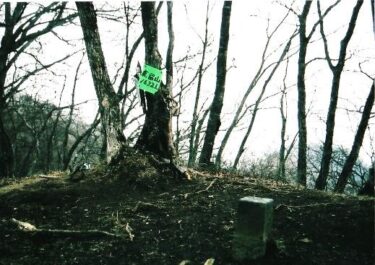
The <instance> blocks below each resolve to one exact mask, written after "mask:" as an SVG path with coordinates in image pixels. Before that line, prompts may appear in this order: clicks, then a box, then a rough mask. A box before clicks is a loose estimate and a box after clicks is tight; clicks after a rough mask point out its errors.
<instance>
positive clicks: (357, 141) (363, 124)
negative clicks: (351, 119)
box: [335, 81, 375, 192]
mask: <svg viewBox="0 0 375 265" xmlns="http://www.w3.org/2000/svg"><path fill="white" fill-rule="evenodd" d="M374 94H375V86H374V81H373V83H372V85H371V87H370V92H369V95H368V97H367V100H366V104H365V107H364V108H363V113H362V117H361V121H360V123H359V125H358V129H357V133H356V135H355V137H354V141H353V145H352V149H351V151H350V154H349V156H348V157H347V159H346V161H345V164H344V167H343V169H342V171H341V174H340V176H339V179H338V180H337V183H336V186H335V192H343V191H344V188H345V186H346V183H347V182H348V179H349V177H350V175H351V173H352V170H353V166H354V164H355V162H356V160H357V158H358V154H359V150H360V148H361V146H362V141H363V138H364V135H365V132H366V128H367V124H368V121H369V119H370V115H371V109H372V107H373V105H374ZM370 178H371V176H370Z"/></svg>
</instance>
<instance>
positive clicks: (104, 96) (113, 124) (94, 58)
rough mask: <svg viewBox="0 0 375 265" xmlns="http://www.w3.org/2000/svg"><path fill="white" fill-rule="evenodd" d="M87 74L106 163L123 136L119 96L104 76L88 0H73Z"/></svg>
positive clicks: (104, 68) (94, 17) (95, 22)
mask: <svg viewBox="0 0 375 265" xmlns="http://www.w3.org/2000/svg"><path fill="white" fill-rule="evenodd" d="M76 5H77V9H78V14H79V18H80V21H81V27H82V31H83V37H84V40H85V45H86V50H87V56H88V60H89V63H90V68H91V74H92V78H93V80H94V86H95V91H96V95H97V97H98V101H99V112H100V114H101V123H102V126H103V128H104V130H105V135H106V160H107V163H109V162H110V161H111V159H112V158H113V157H114V156H115V155H116V154H117V152H118V151H119V149H120V147H121V144H122V142H123V139H124V136H123V133H122V131H121V117H120V113H121V112H120V107H119V99H118V97H117V95H116V92H115V91H114V89H113V87H112V84H111V81H110V79H109V76H108V71H107V66H106V63H105V58H104V54H103V50H102V46H101V41H100V35H99V30H98V25H97V19H96V13H95V9H94V5H93V3H92V2H76Z"/></svg>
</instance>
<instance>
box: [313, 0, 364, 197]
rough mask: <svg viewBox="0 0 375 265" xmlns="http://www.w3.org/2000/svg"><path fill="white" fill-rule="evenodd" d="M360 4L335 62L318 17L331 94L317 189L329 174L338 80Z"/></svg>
mask: <svg viewBox="0 0 375 265" xmlns="http://www.w3.org/2000/svg"><path fill="white" fill-rule="evenodd" d="M362 4H363V0H358V1H357V3H356V5H355V6H354V8H353V11H352V15H351V18H350V21H349V26H348V29H347V31H346V34H345V36H344V38H343V39H342V40H341V42H340V51H339V57H338V59H337V63H336V64H334V63H333V61H334V60H333V59H332V57H331V55H330V53H329V48H328V41H327V37H326V35H325V32H324V23H323V22H324V21H323V19H320V33H321V35H322V39H323V44H324V51H325V59H326V61H327V63H328V66H329V69H330V70H331V71H332V84H331V96H330V101H329V107H328V112H327V119H326V136H325V140H324V145H323V155H322V161H321V166H320V172H319V176H318V178H317V180H316V182H315V188H316V189H318V190H323V189H325V187H326V185H327V177H328V174H329V168H330V164H331V157H332V145H333V134H334V129H335V116H336V109H337V102H338V98H339V89H340V80H341V75H342V72H343V70H344V66H345V61H346V54H347V48H348V45H349V41H350V39H351V38H352V36H353V32H354V28H355V25H356V21H357V18H358V14H359V11H360V9H361V6H362ZM317 6H318V13H319V17H320V18H321V17H322V14H321V10H320V3H319V1H318V2H317Z"/></svg>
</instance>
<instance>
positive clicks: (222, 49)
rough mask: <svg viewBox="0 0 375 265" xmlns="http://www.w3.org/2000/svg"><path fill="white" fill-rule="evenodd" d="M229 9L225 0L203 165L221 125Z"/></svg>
mask: <svg viewBox="0 0 375 265" xmlns="http://www.w3.org/2000/svg"><path fill="white" fill-rule="evenodd" d="M231 9H232V2H231V1H225V2H224V4H223V11H222V18H221V29H220V46H219V51H218V58H217V72H216V89H215V95H214V99H213V101H212V104H211V107H210V116H209V119H208V124H207V129H206V135H205V138H204V143H203V148H202V152H201V156H200V158H199V164H200V165H203V166H205V165H209V164H210V160H211V156H212V151H213V147H214V143H215V138H216V135H217V133H218V131H219V128H220V125H221V121H220V114H221V110H222V108H223V101H224V92H225V79H226V72H227V51H228V42H229V27H230V15H231Z"/></svg>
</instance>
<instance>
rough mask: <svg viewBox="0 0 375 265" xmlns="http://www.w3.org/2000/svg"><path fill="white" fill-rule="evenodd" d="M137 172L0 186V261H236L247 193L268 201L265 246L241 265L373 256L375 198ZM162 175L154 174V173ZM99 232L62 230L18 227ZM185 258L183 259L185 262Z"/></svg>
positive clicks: (256, 181)
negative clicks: (240, 206) (270, 211)
mask: <svg viewBox="0 0 375 265" xmlns="http://www.w3.org/2000/svg"><path fill="white" fill-rule="evenodd" d="M147 170H148V169H145V168H144V169H143V170H141V171H138V172H137V174H135V175H136V177H137V178H138V180H139V181H135V179H136V178H133V179H131V178H127V177H125V176H126V175H128V174H129V173H127V174H125V173H124V174H120V173H118V174H112V173H110V172H109V173H103V171H102V170H100V169H94V170H93V171H92V172H90V173H89V174H87V175H86V177H85V178H84V179H83V180H82V181H80V182H71V181H69V180H68V177H67V176H65V175H64V174H61V173H60V174H54V175H55V176H56V178H46V177H45V176H33V177H29V178H25V179H22V180H19V181H8V182H4V183H3V184H2V186H1V187H0V241H1V244H0V253H1V254H0V264H4V265H10V264H17V265H18V264H59V265H62V264H166V265H167V264H175V265H177V264H204V262H205V261H206V260H207V259H209V258H214V259H215V262H214V264H215V265H216V264H225V265H230V264H239V263H236V262H235V261H233V260H232V258H231V237H232V234H233V227H234V222H235V218H236V206H237V201H238V199H239V198H241V197H243V196H249V195H251V196H260V197H269V198H273V199H274V201H275V204H274V225H273V230H272V240H271V241H270V243H269V247H268V253H267V255H266V257H264V258H263V259H260V260H257V261H253V262H248V263H246V264H288V265H291V264H332V265H333V264H343V265H346V264H347V265H349V264H361V265H366V264H368V265H370V264H373V260H374V254H373V253H374V222H373V221H374V201H373V199H371V198H368V197H351V196H344V195H333V194H328V193H324V192H317V191H309V190H303V189H300V188H297V187H293V186H290V185H286V184H282V183H277V182H273V181H266V180H262V179H260V178H254V177H246V178H244V177H243V176H235V175H230V174H224V173H221V174H209V173H199V172H196V171H194V172H193V173H192V176H193V178H192V180H184V181H182V180H177V179H173V178H172V177H170V176H168V175H167V173H166V174H165V175H163V174H162V172H156V171H155V170H154V171H155V172H154V171H153V172H152V173H150V172H148V171H147ZM156 174H157V175H158V176H159V178H155V179H154V180H155V181H151V180H152V179H151V178H150V177H151V176H155V175H156ZM12 218H14V219H16V220H19V221H23V222H28V223H30V224H33V225H35V226H36V227H37V228H38V229H40V230H45V229H64V230H74V231H88V230H99V231H102V232H108V233H111V234H108V236H106V235H105V234H100V233H99V234H95V233H93V234H90V233H88V234H85V233H81V234H80V233H79V232H78V233H77V234H74V235H64V234H60V233H55V234H54V233H53V232H51V231H50V232H51V233H49V232H47V233H35V234H33V233H30V232H24V231H20V230H19V229H18V228H17V226H16V225H15V224H14V223H13V222H12V221H11V219H12ZM188 261H189V262H188Z"/></svg>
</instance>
